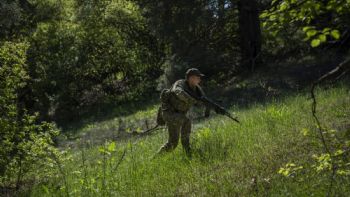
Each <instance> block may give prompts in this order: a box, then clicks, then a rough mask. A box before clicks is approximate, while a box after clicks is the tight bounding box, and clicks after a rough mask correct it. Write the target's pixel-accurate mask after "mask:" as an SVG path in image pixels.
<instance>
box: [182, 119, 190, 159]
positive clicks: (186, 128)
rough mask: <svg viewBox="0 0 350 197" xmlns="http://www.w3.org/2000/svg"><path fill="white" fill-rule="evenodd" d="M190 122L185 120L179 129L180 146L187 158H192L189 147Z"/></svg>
mask: <svg viewBox="0 0 350 197" xmlns="http://www.w3.org/2000/svg"><path fill="white" fill-rule="evenodd" d="M190 134H191V120H190V119H188V118H187V119H186V120H185V121H184V123H183V125H182V128H181V144H182V147H183V149H184V150H185V152H186V154H187V156H188V157H190V158H191V157H192V152H191V146H190Z"/></svg>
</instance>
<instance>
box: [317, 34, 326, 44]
mask: <svg viewBox="0 0 350 197" xmlns="http://www.w3.org/2000/svg"><path fill="white" fill-rule="evenodd" d="M318 39H319V40H320V41H321V42H326V41H327V37H326V35H324V34H320V35H319V36H318Z"/></svg>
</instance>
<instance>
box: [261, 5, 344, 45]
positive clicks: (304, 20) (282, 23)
mask: <svg viewBox="0 0 350 197" xmlns="http://www.w3.org/2000/svg"><path fill="white" fill-rule="evenodd" d="M272 5H275V6H273V7H272V8H270V9H269V10H265V11H263V12H262V13H261V15H260V18H261V19H262V21H264V22H263V27H264V29H265V30H266V33H267V34H273V35H274V36H276V35H280V36H281V35H286V33H287V35H289V36H288V37H289V39H290V38H293V39H296V40H300V39H301V38H302V37H301V36H302V34H301V32H300V30H302V33H303V34H304V41H309V43H310V45H311V47H318V46H320V45H321V44H323V43H327V42H328V41H337V40H340V39H342V38H341V33H342V32H344V31H345V30H346V29H347V27H348V25H347V21H348V18H349V16H350V11H349V10H350V3H349V1H347V0H330V1H325V2H322V1H316V0H306V1H304V0H283V1H279V2H278V3H277V4H276V2H275V1H272ZM288 32H292V34H288ZM295 32H297V33H295ZM293 34H294V35H293ZM285 39H288V38H285Z"/></svg>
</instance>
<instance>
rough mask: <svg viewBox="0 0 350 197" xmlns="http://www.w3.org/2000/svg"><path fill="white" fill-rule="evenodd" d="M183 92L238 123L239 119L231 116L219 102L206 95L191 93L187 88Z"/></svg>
mask: <svg viewBox="0 0 350 197" xmlns="http://www.w3.org/2000/svg"><path fill="white" fill-rule="evenodd" d="M185 92H186V93H187V94H188V95H190V96H191V97H192V98H194V99H196V100H199V101H202V102H203V103H204V104H205V105H206V106H208V107H209V108H212V109H214V110H215V112H216V113H218V114H221V115H225V116H227V117H229V118H230V119H232V120H233V121H235V122H237V123H239V124H240V122H239V120H238V119H237V118H235V117H233V116H232V115H231V113H230V112H228V111H227V110H226V109H225V108H224V107H222V106H220V105H219V104H217V103H215V102H213V101H211V100H210V99H209V98H208V97H206V96H201V97H198V96H195V95H193V94H192V93H191V92H189V91H187V90H185Z"/></svg>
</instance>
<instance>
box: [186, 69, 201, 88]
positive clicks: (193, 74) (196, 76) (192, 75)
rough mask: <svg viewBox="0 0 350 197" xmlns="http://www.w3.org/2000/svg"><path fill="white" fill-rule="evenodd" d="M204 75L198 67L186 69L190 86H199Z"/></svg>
mask: <svg viewBox="0 0 350 197" xmlns="http://www.w3.org/2000/svg"><path fill="white" fill-rule="evenodd" d="M203 76H204V75H203V74H202V73H201V72H200V71H199V70H198V69H197V68H190V69H188V70H187V71H186V76H185V77H186V80H187V81H188V84H189V85H190V86H197V85H199V83H200V82H201V77H203Z"/></svg>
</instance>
